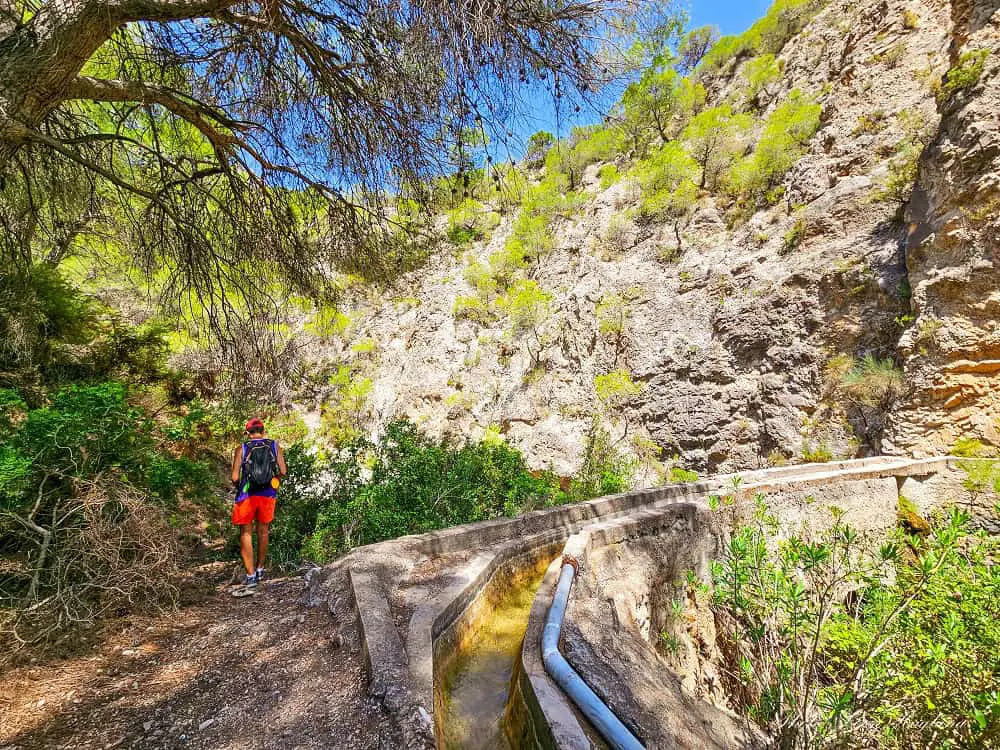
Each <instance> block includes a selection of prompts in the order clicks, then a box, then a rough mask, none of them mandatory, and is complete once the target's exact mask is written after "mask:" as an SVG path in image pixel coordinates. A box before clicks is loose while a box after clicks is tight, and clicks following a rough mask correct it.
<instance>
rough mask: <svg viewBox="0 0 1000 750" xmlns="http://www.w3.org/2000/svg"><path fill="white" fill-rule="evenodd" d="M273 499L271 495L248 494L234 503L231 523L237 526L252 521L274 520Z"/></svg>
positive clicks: (267, 521)
mask: <svg viewBox="0 0 1000 750" xmlns="http://www.w3.org/2000/svg"><path fill="white" fill-rule="evenodd" d="M274 501H275V498H273V497H262V496H261V495H250V497H248V498H247V499H246V500H244V501H243V502H242V503H234V504H233V523H234V524H236V525H237V526H244V525H246V524H248V523H253V522H254V521H260V522H261V523H271V521H273V520H274Z"/></svg>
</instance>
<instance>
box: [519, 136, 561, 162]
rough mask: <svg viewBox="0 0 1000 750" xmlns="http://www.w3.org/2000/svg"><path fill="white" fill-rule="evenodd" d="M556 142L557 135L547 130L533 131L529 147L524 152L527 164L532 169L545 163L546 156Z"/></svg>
mask: <svg viewBox="0 0 1000 750" xmlns="http://www.w3.org/2000/svg"><path fill="white" fill-rule="evenodd" d="M555 144H556V137H555V136H554V135H552V133H549V132H548V131H545V130H539V131H538V132H537V133H533V134H532V136H531V137H530V138H529V139H528V148H527V150H526V151H525V153H524V161H525V164H526V165H527V166H528V167H529V168H532V169H537V168H538V167H541V166H542V165H543V164H545V157H546V156H547V155H548V153H549V149H550V148H552V147H553V146H554V145H555Z"/></svg>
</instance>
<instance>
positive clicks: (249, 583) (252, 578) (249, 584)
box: [243, 573, 257, 589]
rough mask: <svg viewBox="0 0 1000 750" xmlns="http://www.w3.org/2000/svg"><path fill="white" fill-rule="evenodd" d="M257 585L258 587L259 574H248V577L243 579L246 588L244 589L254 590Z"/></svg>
mask: <svg viewBox="0 0 1000 750" xmlns="http://www.w3.org/2000/svg"><path fill="white" fill-rule="evenodd" d="M256 585H257V574H256V573H253V574H249V573H248V574H247V576H246V577H245V578H244V579H243V586H244V588H248V589H252V588H254V587H255V586H256Z"/></svg>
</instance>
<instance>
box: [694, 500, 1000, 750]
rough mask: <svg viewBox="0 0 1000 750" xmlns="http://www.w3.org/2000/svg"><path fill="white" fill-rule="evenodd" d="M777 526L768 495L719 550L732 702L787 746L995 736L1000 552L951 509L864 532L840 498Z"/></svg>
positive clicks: (988, 742)
mask: <svg viewBox="0 0 1000 750" xmlns="http://www.w3.org/2000/svg"><path fill="white" fill-rule="evenodd" d="M833 511H834V513H833V519H832V522H831V525H830V526H829V527H828V528H826V529H825V530H823V531H819V532H817V531H812V530H810V529H807V528H806V529H803V530H802V531H800V532H799V533H793V534H791V535H788V534H785V533H779V528H778V524H777V520H776V519H775V518H774V517H773V516H772V515H771V514H769V513H768V511H767V508H766V506H765V505H764V503H763V498H762V497H758V509H757V513H756V515H755V517H754V519H753V521H752V522H751V523H749V524H747V525H745V526H742V527H741V528H738V529H737V530H736V531H735V532H734V533H733V534H732V536H731V538H730V540H729V541H728V543H727V544H726V546H725V548H724V551H723V555H722V556H721V558H720V559H719V560H717V561H716V562H713V564H712V579H713V582H714V586H715V602H714V609H715V612H716V617H717V621H718V622H719V623H720V624H721V625H722V627H720V630H719V635H720V646H721V650H722V652H723V654H724V655H725V661H726V664H725V666H726V668H725V669H724V670H723V674H724V675H725V678H724V680H725V683H726V688H727V691H728V693H729V696H730V698H731V700H732V701H733V703H734V706H735V707H736V708H737V709H738V710H740V711H741V712H742V713H744V714H745V715H746V716H747V717H748V718H750V719H752V720H753V721H755V722H756V723H758V724H759V725H761V726H762V727H763V728H764V729H765V730H766V731H768V732H769V733H770V734H771V736H772V737H774V738H775V739H776V740H777V741H778V743H779V744H780V746H781V747H784V748H790V749H798V748H802V750H806V749H807V748H814V747H874V746H877V747H880V748H900V749H902V748H908V747H941V748H946V747H953V748H959V747H961V748H973V747H982V748H986V747H990V746H992V743H993V742H994V741H995V740H996V739H997V728H998V727H1000V695H998V693H997V690H996V684H997V683H996V680H997V674H998V672H1000V662H998V657H997V654H998V653H1000V651H998V649H1000V568H998V566H997V565H996V564H995V560H996V556H997V554H998V553H1000V544H998V541H997V539H996V538H992V537H987V536H985V535H983V534H974V533H972V532H970V531H969V529H968V522H969V519H968V517H967V516H966V515H965V514H963V513H961V512H959V511H952V512H951V513H950V514H949V515H948V516H946V517H944V518H941V519H937V520H935V521H934V522H933V523H932V524H931V527H930V528H931V530H930V533H929V535H927V536H926V537H921V536H916V535H910V534H908V533H906V532H905V531H903V530H902V529H900V530H896V531H892V532H890V533H889V534H888V535H887V536H886V537H884V538H866V537H864V536H862V535H861V534H860V533H859V532H858V531H857V530H855V529H853V528H852V527H851V526H849V525H848V524H846V523H844V522H843V520H842V518H841V517H840V515H839V512H838V511H837V510H836V509H833Z"/></svg>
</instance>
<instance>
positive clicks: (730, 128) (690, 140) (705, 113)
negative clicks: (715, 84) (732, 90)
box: [680, 104, 753, 190]
mask: <svg viewBox="0 0 1000 750" xmlns="http://www.w3.org/2000/svg"><path fill="white" fill-rule="evenodd" d="M752 122H753V121H752V118H751V117H750V115H748V114H736V113H734V112H733V110H732V107H730V106H729V105H728V104H723V105H721V106H718V107H712V108H710V109H705V110H702V111H701V112H699V113H698V114H697V115H695V116H694V117H692V118H691V121H690V122H689V123H688V124H687V127H685V128H684V131H683V132H682V133H681V136H680V138H681V140H682V141H683V142H684V144H685V147H686V148H687V150H688V153H690V154H691V156H692V157H693V158H694V160H695V161H696V162H697V163H698V165H699V166H700V167H701V177H700V179H699V183H698V185H699V187H703V188H708V189H709V190H714V189H715V188H716V187H717V185H718V183H719V178H720V176H721V175H723V174H725V173H726V172H727V171H728V170H729V168H730V166H731V165H732V163H733V161H735V160H736V158H737V157H738V156H740V155H741V154H742V153H743V150H744V149H745V148H746V140H747V138H748V136H749V133H750V128H751V125H752Z"/></svg>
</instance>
